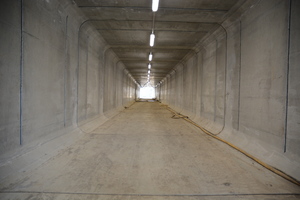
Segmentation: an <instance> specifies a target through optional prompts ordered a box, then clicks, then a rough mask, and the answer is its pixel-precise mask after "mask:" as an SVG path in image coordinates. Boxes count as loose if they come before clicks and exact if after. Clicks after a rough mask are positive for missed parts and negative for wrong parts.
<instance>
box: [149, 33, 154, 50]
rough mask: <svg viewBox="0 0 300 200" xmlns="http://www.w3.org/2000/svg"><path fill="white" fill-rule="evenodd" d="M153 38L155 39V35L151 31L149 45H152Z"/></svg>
mask: <svg viewBox="0 0 300 200" xmlns="http://www.w3.org/2000/svg"><path fill="white" fill-rule="evenodd" d="M154 39H155V35H154V33H151V35H150V46H151V47H153V46H154Z"/></svg>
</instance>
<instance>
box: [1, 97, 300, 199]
mask: <svg viewBox="0 0 300 200" xmlns="http://www.w3.org/2000/svg"><path fill="white" fill-rule="evenodd" d="M172 116H173V114H172V113H170V112H169V111H168V110H167V109H166V108H165V106H162V105H161V104H160V103H158V102H137V103H135V104H133V105H132V106H131V107H129V108H127V109H125V110H124V111H122V112H121V113H120V114H118V115H116V116H115V117H113V118H111V119H110V120H108V121H107V122H106V123H104V124H102V125H101V126H99V127H98V128H96V129H94V130H93V131H91V132H89V133H87V134H86V135H85V136H83V137H81V138H80V139H79V140H78V141H77V142H75V143H74V144H72V145H71V146H69V147H67V148H65V149H63V150H61V151H60V152H59V153H58V154H57V155H56V156H54V157H52V158H51V159H49V160H48V161H46V162H44V163H43V164H41V165H40V166H39V167H37V168H34V169H30V170H28V171H24V172H20V173H19V174H15V175H12V176H10V177H7V178H6V179H5V180H3V181H2V182H1V184H0V198H1V199H20V198H50V199H112V198H115V199H190V200H192V199H193V200H194V199H209V200H210V199H222V200H223V199H278V200H279V199H280V200H281V199H300V187H298V186H296V185H294V184H292V183H290V182H288V181H287V180H285V179H283V178H281V177H279V176H277V175H275V174H274V173H272V172H270V171H268V170H266V169H265V168H263V167H261V166H260V165H258V164H256V163H255V162H253V161H252V160H250V159H249V158H247V157H245V156H244V155H242V154H241V153H239V152H237V151H235V150H233V149H231V148H229V147H228V146H227V145H225V144H223V143H221V142H219V141H217V140H215V139H213V138H211V137H209V136H207V135H206V134H204V133H202V132H200V131H199V129H197V128H196V127H194V126H193V125H191V124H189V123H187V122H185V121H184V120H181V119H174V118H172Z"/></svg>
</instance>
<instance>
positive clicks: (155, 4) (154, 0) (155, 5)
mask: <svg viewBox="0 0 300 200" xmlns="http://www.w3.org/2000/svg"><path fill="white" fill-rule="evenodd" d="M158 4H159V0H152V11H153V12H156V11H157V10H158Z"/></svg>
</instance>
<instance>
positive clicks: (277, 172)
mask: <svg viewBox="0 0 300 200" xmlns="http://www.w3.org/2000/svg"><path fill="white" fill-rule="evenodd" d="M162 106H163V107H165V108H166V109H167V110H169V111H170V112H172V113H173V116H176V117H178V119H181V118H182V119H184V120H185V121H187V122H189V123H191V124H193V125H194V126H196V127H198V128H199V129H201V130H202V131H203V132H204V133H206V134H207V135H209V136H211V137H213V138H215V139H217V140H219V141H221V142H223V143H225V144H227V145H229V146H230V147H232V148H234V149H236V150H237V151H239V152H241V153H242V154H244V155H245V156H247V157H248V158H250V159H252V160H254V161H255V162H256V163H258V164H260V165H261V166H263V167H264V168H266V169H268V170H270V171H272V172H273V173H275V174H277V175H279V176H281V177H282V178H284V179H286V180H288V181H290V182H292V183H294V184H296V185H298V186H300V181H298V180H297V179H295V178H293V177H291V176H289V175H288V174H286V173H284V172H283V171H281V170H279V169H276V168H275V167H272V166H270V165H268V164H267V163H265V162H263V161H261V160H259V159H258V158H256V157H254V156H252V155H251V154H249V153H247V152H246V151H244V150H242V149H241V148H239V147H237V146H235V145H234V144H232V143H230V142H227V141H226V140H223V139H222V138H220V137H218V136H216V135H215V134H213V133H212V132H210V131H208V130H206V129H205V128H203V127H202V126H200V125H198V124H197V123H195V122H194V121H192V120H191V119H190V118H189V117H188V116H185V115H182V114H180V113H178V112H176V111H175V110H173V109H171V108H170V107H169V106H168V105H162ZM172 118H173V117H172Z"/></svg>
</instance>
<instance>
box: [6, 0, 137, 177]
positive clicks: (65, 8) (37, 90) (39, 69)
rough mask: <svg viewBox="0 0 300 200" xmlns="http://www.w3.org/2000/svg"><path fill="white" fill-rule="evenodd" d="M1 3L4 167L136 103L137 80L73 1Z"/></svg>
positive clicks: (80, 131) (38, 157)
mask: <svg viewBox="0 0 300 200" xmlns="http://www.w3.org/2000/svg"><path fill="white" fill-rule="evenodd" d="M22 2H23V4H22ZM0 7H1V17H0V18H1V31H0V34H1V45H0V46H1V47H0V48H1V49H0V55H1V63H0V64H1V67H0V70H1V73H0V74H1V78H0V82H1V84H0V87H1V95H0V96H1V97H0V98H1V99H0V113H1V118H0V132H1V134H0V138H1V146H0V152H1V153H0V160H1V165H0V167H1V169H4V168H6V167H7V166H6V164H7V162H13V161H12V160H14V159H15V158H17V157H20V156H24V154H26V153H28V152H31V151H33V150H34V149H36V148H39V147H41V146H42V145H44V144H46V143H48V142H51V141H52V140H55V139H57V140H60V139H62V137H63V136H65V135H66V134H68V135H69V138H65V139H64V140H65V141H63V142H58V143H60V144H61V143H64V142H67V143H69V142H68V141H73V139H75V138H77V137H79V135H80V133H82V130H81V129H84V130H86V126H85V127H81V125H84V124H87V123H90V125H91V127H93V125H92V124H95V123H96V124H97V125H99V123H101V122H104V121H105V120H107V119H108V118H109V117H111V116H112V115H113V114H116V113H117V111H119V110H120V109H122V108H124V106H128V105H129V104H131V103H132V102H133V100H134V99H135V88H136V87H135V85H136V83H135V81H134V80H133V78H132V77H131V76H130V74H129V73H128V72H127V71H126V70H125V68H124V64H122V63H120V62H118V58H117V57H116V56H115V54H112V56H111V55H108V54H107V52H108V51H111V50H110V47H109V45H108V44H107V43H106V41H105V40H104V39H103V38H102V36H101V35H100V34H99V32H98V31H96V29H95V28H94V27H93V26H91V24H89V23H85V22H86V20H87V18H86V17H85V16H84V15H83V14H82V13H81V11H80V10H79V9H78V7H77V6H76V5H75V4H74V3H72V2H71V1H27V0H25V1H18V0H16V1H9V2H8V1H2V2H1V5H0ZM78 42H79V43H78ZM108 63H109V64H108ZM112 66H116V67H115V68H114V71H113V73H106V72H107V71H106V69H107V68H110V67H112ZM105 73H106V74H105ZM116 79H118V80H119V81H115V80H116ZM107 80H109V84H105V81H107ZM123 80H126V81H123ZM104 88H105V89H104ZM109 91H111V92H109ZM123 91H126V92H123ZM106 98H108V99H106ZM109 103H110V104H111V105H110V106H109V105H108V104H109ZM91 127H89V128H91ZM74 131H75V132H74ZM71 132H73V133H74V134H69V133H71ZM58 138H60V139H58ZM50 148H51V147H50ZM44 150H45V152H44V153H45V154H47V152H52V151H53V149H49V148H48V149H44ZM40 156H41V155H39V156H37V157H35V158H28V161H29V160H30V161H31V162H34V160H39V159H42V158H41V157H40ZM28 163H29V162H26V161H25V163H23V164H21V165H20V166H26V165H27V164H28ZM17 168H18V167H17ZM7 173H8V172H7V171H6V172H5V173H4V171H1V177H2V176H6V175H8V174H7ZM9 173H13V170H11V171H10V172H9Z"/></svg>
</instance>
